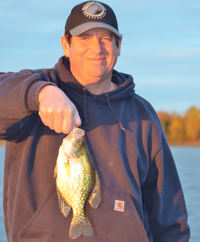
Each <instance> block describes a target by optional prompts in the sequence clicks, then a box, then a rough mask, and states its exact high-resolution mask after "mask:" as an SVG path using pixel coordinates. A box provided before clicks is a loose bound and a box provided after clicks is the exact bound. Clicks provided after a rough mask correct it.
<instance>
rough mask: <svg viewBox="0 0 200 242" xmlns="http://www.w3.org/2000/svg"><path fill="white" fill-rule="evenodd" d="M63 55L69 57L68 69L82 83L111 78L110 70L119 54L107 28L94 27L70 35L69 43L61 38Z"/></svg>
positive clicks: (113, 38) (112, 36) (118, 49)
mask: <svg viewBox="0 0 200 242" xmlns="http://www.w3.org/2000/svg"><path fill="white" fill-rule="evenodd" d="M62 46H63V50H64V53H65V56H67V57H69V60H70V69H71V72H72V74H73V75H74V77H75V78H76V79H77V80H78V81H79V82H80V83H81V84H82V85H86V84H92V83H97V82H99V81H105V80H109V81H110V80H111V76H112V70H113V67H114V65H115V63H116V61H117V57H118V56H119V55H120V46H121V41H120V43H119V46H118V47H117V45H116V42H115V37H114V35H113V34H112V32H110V31H109V30H107V29H103V28H94V29H91V30H88V31H86V32H84V33H83V34H81V35H79V36H72V38H71V42H70V45H69V43H67V41H66V39H65V38H62Z"/></svg>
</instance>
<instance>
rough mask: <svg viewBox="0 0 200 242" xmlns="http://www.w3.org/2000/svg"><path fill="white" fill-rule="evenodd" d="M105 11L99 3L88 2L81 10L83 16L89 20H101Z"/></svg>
mask: <svg viewBox="0 0 200 242" xmlns="http://www.w3.org/2000/svg"><path fill="white" fill-rule="evenodd" d="M106 10H107V9H106V8H105V7H104V6H103V5H102V4H101V3H99V2H88V3H86V4H85V5H84V6H83V8H82V11H83V14H84V15H85V16H86V17H87V18H91V19H102V18H103V17H104V16H105V15H106Z"/></svg>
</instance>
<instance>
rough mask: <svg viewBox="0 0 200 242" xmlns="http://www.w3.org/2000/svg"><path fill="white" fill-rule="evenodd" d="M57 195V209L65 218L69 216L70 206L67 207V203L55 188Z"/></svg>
mask: <svg viewBox="0 0 200 242" xmlns="http://www.w3.org/2000/svg"><path fill="white" fill-rule="evenodd" d="M57 195H58V204H59V208H60V210H61V212H62V214H63V215H64V216H65V217H67V216H68V215H69V212H70V209H71V206H69V205H68V204H67V202H66V201H65V199H64V198H63V197H62V194H61V193H60V191H59V190H58V188H57Z"/></svg>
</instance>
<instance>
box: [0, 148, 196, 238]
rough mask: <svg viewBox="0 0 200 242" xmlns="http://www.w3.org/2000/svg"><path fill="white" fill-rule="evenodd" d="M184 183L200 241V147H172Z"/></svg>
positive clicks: (0, 156) (0, 225) (0, 153)
mask: <svg viewBox="0 0 200 242" xmlns="http://www.w3.org/2000/svg"><path fill="white" fill-rule="evenodd" d="M171 151H172V153H173V156H174V158H175V161H176V166H177V169H178V172H179V176H180V180H181V183H182V187H183V191H184V194H185V200H186V204H187V209H188V214H189V225H190V228H191V238H190V242H199V241H200V239H199V237H200V236H199V229H200V147H171ZM3 166H4V147H0V242H7V240H6V236H5V230H4V222H3V205H2V200H3V198H2V195H3Z"/></svg>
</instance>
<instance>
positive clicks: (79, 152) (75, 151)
mask: <svg viewBox="0 0 200 242" xmlns="http://www.w3.org/2000/svg"><path fill="white" fill-rule="evenodd" d="M54 177H55V178H56V188H57V195H58V203H59V207H60V209H61V212H62V214H63V215H64V216H65V217H67V216H68V215H69V212H70V209H71V208H72V210H73V218H72V221H71V225H70V230H69V237H70V238H71V239H76V238H78V237H80V236H81V235H82V234H83V235H84V236H93V235H94V232H93V229H92V226H91V224H90V221H89V219H88V217H87V215H86V214H85V205H86V202H87V201H88V202H89V203H90V205H91V206H92V207H93V208H97V206H98V205H99V203H100V202H101V193H100V181H99V176H98V174H97V171H96V170H95V169H94V167H93V164H92V161H91V158H90V155H89V152H88V149H87V146H86V143H85V131H84V130H83V129H79V128H74V129H73V130H72V132H71V133H70V134H68V136H67V137H66V138H64V139H63V142H62V145H61V146H60V149H59V153H58V158H57V164H56V167H55V170H54Z"/></svg>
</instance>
